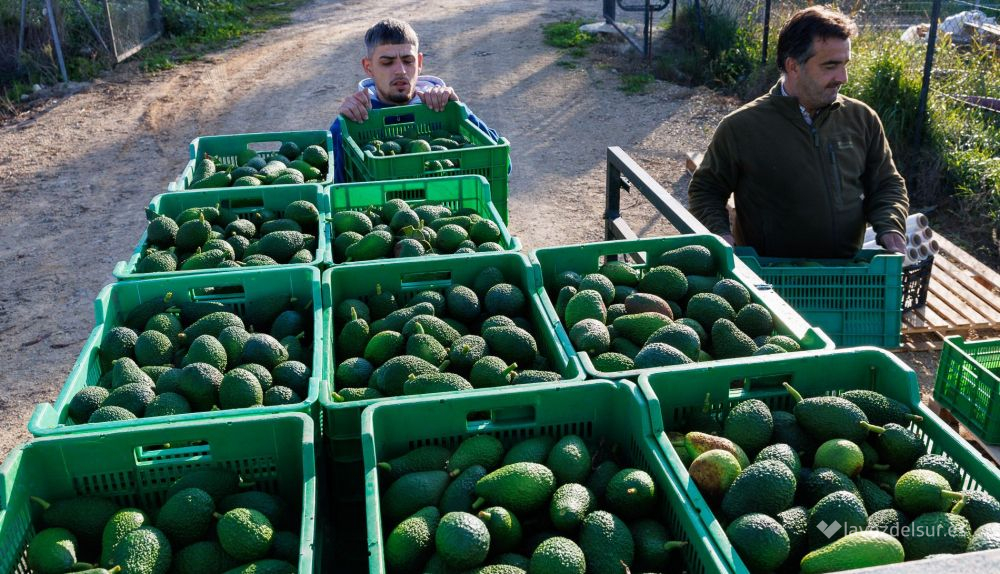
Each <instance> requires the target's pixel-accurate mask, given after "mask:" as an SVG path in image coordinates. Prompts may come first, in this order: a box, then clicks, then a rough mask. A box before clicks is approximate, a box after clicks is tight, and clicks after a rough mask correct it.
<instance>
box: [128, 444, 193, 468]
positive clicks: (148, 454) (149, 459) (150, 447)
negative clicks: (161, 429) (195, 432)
mask: <svg viewBox="0 0 1000 574" xmlns="http://www.w3.org/2000/svg"><path fill="white" fill-rule="evenodd" d="M179 461H188V462H191V461H198V462H211V461H212V446H211V445H210V444H209V443H208V441H207V440H204V439H191V440H184V441H180V442H173V443H168V442H159V443H154V444H145V445H139V446H137V447H135V463H136V465H138V466H159V465H176V464H177V463H178V462H179Z"/></svg>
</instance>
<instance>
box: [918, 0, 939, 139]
mask: <svg viewBox="0 0 1000 574" xmlns="http://www.w3.org/2000/svg"><path fill="white" fill-rule="evenodd" d="M940 17H941V0H934V6H933V7H932V8H931V29H930V31H929V32H928V33H927V57H926V58H925V59H924V79H923V82H922V83H921V84H920V103H919V104H917V125H916V133H915V134H913V147H914V149H920V144H921V143H922V141H923V136H924V122H925V121H927V96H928V92H930V88H931V70H932V69H933V68H934V49H935V46H936V45H937V29H938V18H940Z"/></svg>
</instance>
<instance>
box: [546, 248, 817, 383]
mask: <svg viewBox="0 0 1000 574" xmlns="http://www.w3.org/2000/svg"><path fill="white" fill-rule="evenodd" d="M668 240H678V241H684V242H685V243H684V245H706V244H707V243H714V244H716V247H717V248H721V249H723V254H724V255H723V257H724V261H723V262H722V263H723V264H724V265H727V266H729V267H731V274H732V275H733V277H735V278H736V279H737V280H738V281H739V282H740V283H742V284H743V285H744V287H746V288H747V291H749V292H750V296H751V298H752V300H753V302H756V303H763V304H764V305H765V306H767V307H768V309H774V308H775V307H776V306H777V307H779V308H780V307H782V306H784V309H781V310H782V311H784V312H785V315H784V316H782V317H780V318H779V319H778V320H779V321H780V322H781V323H783V324H785V325H786V327H787V329H788V330H789V332H790V333H791V334H792V336H793V338H796V339H798V340H800V341H801V340H806V339H807V338H810V337H814V338H815V340H816V341H817V343H816V344H817V345H818V349H833V348H835V345H834V342H833V341H832V340H831V339H830V337H829V336H828V335H827V334H826V333H825V332H824V331H823V329H822V328H820V327H817V326H814V325H811V324H809V323H808V322H807V321H806V320H805V319H804V318H803V317H802V316H801V315H800V314H799V313H798V312H797V311H795V310H794V309H792V308H791V306H790V305H788V304H787V303H786V302H785V301H784V300H783V299H781V298H780V297H779V296H778V295H777V294H776V293H774V292H773V291H772V290H770V288H769V285H768V284H767V283H766V282H765V281H764V280H763V279H761V278H760V277H758V276H757V275H756V273H754V272H753V270H752V269H750V268H748V267H746V266H745V265H744V266H742V267H741V264H738V262H737V258H736V256H735V254H734V250H733V248H732V247H731V246H729V245H727V244H726V243H725V242H723V240H722V239H721V238H720V237H718V236H717V235H714V234H683V235H669V236H662V237H645V238H636V239H617V240H613V241H597V242H591V243H576V244H571V245H557V246H552V247H543V248H538V249H533V250H531V251H530V252H529V254H528V256H529V258H530V260H531V264H532V267H534V270H535V282H536V286H537V289H538V294H539V298H540V299H541V300H542V304H543V305H544V306H545V310H546V312H547V313H548V315H549V320H550V321H551V322H552V325H553V329H555V330H556V331H557V332H558V334H559V336H560V338H561V339H562V340H564V341H565V342H566V343H565V344H566V345H568V347H567V348H566V353H567V354H571V351H572V354H573V355H575V356H576V358H577V360H579V362H580V365H581V366H582V367H583V369H584V371H585V372H586V373H587V376H588V377H589V378H599V379H629V380H634V378H635V377H638V376H640V375H641V374H642V373H643V372H646V371H649V370H655V369H658V368H664V367H654V368H652V369H631V370H628V371H615V372H604V371H599V370H597V368H596V367H594V364H593V362H592V361H591V359H590V354H589V353H587V352H586V351H577V350H576V349H575V348H574V347H573V346H572V343H570V340H569V335H568V331H567V330H566V326H565V325H563V323H562V321H561V320H560V319H559V316H558V315H557V314H556V311H555V305H554V304H553V303H552V299H551V297H550V296H549V294H548V292H547V291H546V290H545V285H544V281H543V271H542V264H541V261H540V260H539V258H538V253H549V252H558V251H563V250H569V249H574V248H583V247H588V248H592V247H594V246H598V245H600V246H601V247H602V249H601V253H600V256H606V255H616V254H623V253H631V252H635V251H648V250H647V249H644V248H643V246H644V245H646V246H648V245H650V244H654V243H660V242H666V241H668ZM706 246H707V245H706ZM646 264H647V265H651V263H650V262H649V261H647V262H646ZM719 274H720V275H722V276H725V275H726V273H725V271H720V272H719ZM789 312H790V313H791V315H789V314H788V313H789ZM772 315H777V313H775V312H774V311H772ZM818 349H817V350H818ZM807 351H808V350H807ZM801 352H806V351H795V352H794V353H801ZM786 354H787V353H783V354H782V355H779V356H784V355H786ZM747 358H748V357H742V358H735V359H713V360H712V361H711V362H710V363H705V364H722V365H726V364H734V363H739V362H743V361H746V359H747ZM693 364H694V365H700V364H702V363H693ZM680 366H681V365H678V366H674V367H666V368H668V369H676V368H679V367H680Z"/></svg>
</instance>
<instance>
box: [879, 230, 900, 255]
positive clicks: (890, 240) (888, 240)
mask: <svg viewBox="0 0 1000 574" xmlns="http://www.w3.org/2000/svg"><path fill="white" fill-rule="evenodd" d="M878 243H879V245H881V246H882V247H885V248H886V249H887V250H888V251H892V252H893V253H906V239H904V238H903V236H902V235H900V234H899V232H896V231H890V232H889V233H883V234H882V236H881V237H879V238H878Z"/></svg>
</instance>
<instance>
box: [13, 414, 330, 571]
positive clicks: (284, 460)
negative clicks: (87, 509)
mask: <svg viewBox="0 0 1000 574" xmlns="http://www.w3.org/2000/svg"><path fill="white" fill-rule="evenodd" d="M313 436H314V430H313V422H312V420H311V419H310V418H309V417H307V416H305V415H301V414H294V413H290V414H282V415H276V416H273V417H269V418H268V419H266V420H265V419H252V418H233V419H228V420H226V421H220V422H217V423H216V422H212V423H207V422H200V423H194V424H188V425H174V424H157V425H148V426H146V427H143V428H141V429H139V428H135V429H124V430H117V431H107V432H101V433H84V434H80V435H76V436H72V437H60V438H50V439H39V440H35V441H33V442H30V443H28V444H25V445H22V446H20V447H18V448H16V449H14V450H13V451H11V453H10V454H8V455H7V458H6V460H5V461H4V464H3V467H2V468H0V573H2V574H13V573H17V574H28V573H29V572H30V571H31V570H30V569H29V568H28V561H27V551H26V549H27V545H28V542H29V541H30V540H31V538H32V536H34V535H35V534H36V532H37V531H39V530H41V529H42V527H43V525H42V521H41V520H42V511H41V507H39V506H38V505H37V504H35V503H33V502H31V501H30V499H29V497H30V496H38V497H41V498H44V499H62V498H69V497H73V496H78V495H97V496H105V497H108V498H110V499H111V500H114V501H115V502H117V503H118V504H121V505H122V506H134V507H139V508H144V509H147V510H150V509H152V508H155V507H158V506H160V505H161V504H162V503H163V501H164V495H165V494H166V491H167V489H168V488H169V487H170V485H171V484H172V483H173V481H174V480H176V479H177V478H179V477H180V476H182V475H184V474H186V473H188V472H190V471H193V470H197V469H202V468H209V467H221V468H227V469H231V470H234V471H236V472H238V473H239V474H240V476H241V477H242V478H244V479H246V480H250V481H253V482H255V483H256V485H255V488H256V489H258V490H263V491H265V492H268V493H271V494H274V495H277V496H280V497H281V498H282V499H283V500H285V501H286V502H287V503H288V505H289V509H288V510H289V511H290V514H292V515H296V514H297V515H299V516H300V520H301V522H300V526H299V537H300V541H299V562H298V571H299V572H302V573H311V572H313V568H314V567H315V568H316V571H317V572H320V571H322V570H321V569H320V564H319V560H318V558H319V557H318V556H316V555H315V554H316V553H315V551H314V548H313V546H314V533H315V521H316V518H317V515H316V490H317V482H316V471H315V459H314V457H315V453H314V448H313ZM167 443H169V445H168V444H167ZM174 550H175V551H176V550H177V549H174ZM88 556H89V553H88V554H83V555H81V556H80V557H81V558H85V557H88Z"/></svg>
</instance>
